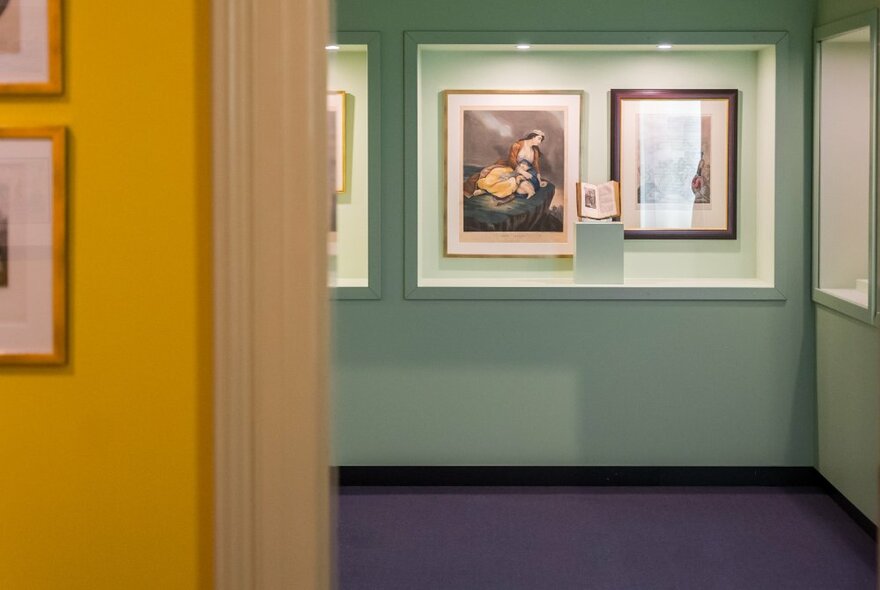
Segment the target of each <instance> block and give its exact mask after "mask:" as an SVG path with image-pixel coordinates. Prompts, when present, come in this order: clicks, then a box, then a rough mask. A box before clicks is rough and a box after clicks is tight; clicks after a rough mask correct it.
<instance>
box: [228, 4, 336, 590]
mask: <svg viewBox="0 0 880 590" xmlns="http://www.w3.org/2000/svg"><path fill="white" fill-rule="evenodd" d="M327 18H328V6H327V2H326V0H215V1H214V2H213V37H214V56H213V59H214V68H213V73H214V86H213V94H214V99H213V105H214V137H213V144H214V153H213V165H214V177H213V180H214V187H213V189H214V276H215V283H214V286H215V293H214V295H215V351H214V352H215V365H214V378H215V386H214V405H215V414H214V416H215V423H214V433H215V435H214V441H215V499H216V503H215V536H216V542H215V554H214V562H215V588H217V589H218V590H252V589H273V590H275V589H286V588H292V589H293V588H295V589H304V590H305V589H312V588H316V589H317V588H328V587H329V585H330V577H331V576H330V557H329V556H330V540H329V539H330V534H329V527H330V518H329V512H330V503H329V494H330V487H331V470H330V467H329V459H328V457H329V454H328V443H327V430H328V428H327V424H328V417H327V404H326V382H327V371H328V366H327V363H328V361H327V357H328V355H327V348H328V338H327V312H328V311H327V310H328V301H327V288H326V284H327V266H326V259H325V258H326V224H327V219H326V217H327V215H326V202H327V199H324V198H318V197H317V195H324V194H328V193H327V191H328V190H329V187H328V184H327V164H326V153H327V152H326V149H325V139H326V138H325V135H326V80H325V78H326V55H325V50H324V46H325V43H326V32H327V31H328V25H327Z"/></svg>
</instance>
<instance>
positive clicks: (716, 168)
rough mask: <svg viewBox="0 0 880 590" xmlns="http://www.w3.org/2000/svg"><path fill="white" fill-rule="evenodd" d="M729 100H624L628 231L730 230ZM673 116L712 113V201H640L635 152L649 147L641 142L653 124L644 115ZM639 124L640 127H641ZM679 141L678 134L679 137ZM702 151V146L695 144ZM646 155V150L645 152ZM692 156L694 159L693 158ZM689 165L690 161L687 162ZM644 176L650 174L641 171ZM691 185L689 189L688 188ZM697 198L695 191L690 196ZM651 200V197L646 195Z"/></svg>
mask: <svg viewBox="0 0 880 590" xmlns="http://www.w3.org/2000/svg"><path fill="white" fill-rule="evenodd" d="M727 108H728V101H726V100H678V99H675V100H657V99H650V100H639V99H634V100H630V99H624V100H622V101H621V110H620V126H621V130H620V154H621V157H620V202H621V210H622V211H621V221H623V226H624V228H625V229H628V230H629V229H726V228H727V206H728V198H729V195H728V194H727V192H728V191H727V187H728V184H727V183H728V178H729V177H728V170H727V158H726V154H727V128H728V125H727ZM662 116H670V117H676V118H680V119H684V118H696V117H703V116H708V117H710V121H711V124H710V133H709V136H710V142H711V147H710V149H709V152H710V154H711V155H710V158H709V160H708V162H709V165H710V166H711V189H712V193H711V195H710V199H711V200H710V203H709V204H700V203H693V204H691V205H687V204H685V203H680V204H676V203H674V202H667V203H649V202H642V203H639V202H638V192H637V188H638V187H639V172H638V164H639V162H638V160H637V154H639V153H640V149H641V150H643V151H644V150H645V149H646V147H647V146H645V145H644V144H643V143H642V144H640V142H639V137H640V133H643V132H644V131H641V130H644V129H645V127H648V126H649V125H650V123H649V122H648V121H646V120H645V119H640V117H645V118H646V119H648V120H649V121H650V119H649V118H655V119H654V121H656V120H657V119H656V117H662ZM640 128H641V130H640ZM675 139H676V140H677V139H678V138H675ZM697 149H699V148H697ZM642 153H643V152H642ZM695 157H696V158H697V159H696V161H694V162H693V167H692V169H691V170H690V172H689V174H688V178H687V186H689V185H690V179H691V178H692V177H693V176H694V173H695V172H696V168H697V164H698V162H699V156H695ZM690 159H693V157H692V158H690ZM689 163H690V162H689ZM643 175H646V172H645V171H643ZM685 188H687V187H685ZM690 196H691V198H693V194H691V195H690ZM645 200H646V201H647V199H645Z"/></svg>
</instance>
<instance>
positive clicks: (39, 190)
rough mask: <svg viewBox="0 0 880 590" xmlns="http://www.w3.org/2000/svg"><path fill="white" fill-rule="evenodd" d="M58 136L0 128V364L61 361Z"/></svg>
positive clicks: (62, 198) (61, 157)
mask: <svg viewBox="0 0 880 590" xmlns="http://www.w3.org/2000/svg"><path fill="white" fill-rule="evenodd" d="M64 163H65V135H64V129H63V128H60V127H49V128H40V129H2V128H0V363H6V364H40V363H43V364H59V363H63V362H65V360H66V342H67V322H66V296H65V293H66V268H65V267H66V227H65V226H66V217H65V215H66V214H65V210H66V207H65V205H66V195H65V164H64Z"/></svg>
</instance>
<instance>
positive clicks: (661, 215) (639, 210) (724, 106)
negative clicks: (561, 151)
mask: <svg viewBox="0 0 880 590" xmlns="http://www.w3.org/2000/svg"><path fill="white" fill-rule="evenodd" d="M737 98H738V91H737V90H612V91H611V178H612V179H613V180H616V181H618V182H619V183H620V200H621V221H623V224H624V234H625V236H626V237H627V238H679V239H694V238H707V239H735V238H736V197H737V195H736V175H737Z"/></svg>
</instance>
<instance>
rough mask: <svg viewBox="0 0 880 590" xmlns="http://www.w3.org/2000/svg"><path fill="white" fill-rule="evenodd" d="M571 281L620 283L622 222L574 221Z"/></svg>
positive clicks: (621, 280)
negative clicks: (572, 273)
mask: <svg viewBox="0 0 880 590" xmlns="http://www.w3.org/2000/svg"><path fill="white" fill-rule="evenodd" d="M574 230H575V231H574V234H575V237H574V240H575V250H574V282H575V283H576V284H580V285H622V284H623V223H621V222H619V221H578V222H577V223H575V224H574Z"/></svg>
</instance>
